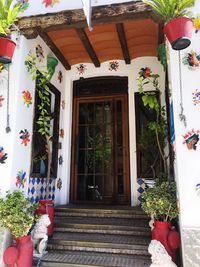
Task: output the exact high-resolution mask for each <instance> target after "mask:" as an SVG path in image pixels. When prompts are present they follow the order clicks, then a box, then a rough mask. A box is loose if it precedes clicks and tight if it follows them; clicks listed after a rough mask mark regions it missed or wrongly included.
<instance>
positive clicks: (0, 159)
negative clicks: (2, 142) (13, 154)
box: [0, 146, 8, 164]
mask: <svg viewBox="0 0 200 267" xmlns="http://www.w3.org/2000/svg"><path fill="white" fill-rule="evenodd" d="M7 158H8V154H7V153H5V151H4V148H3V147H2V146H0V164H4V163H5V160H6V159H7Z"/></svg>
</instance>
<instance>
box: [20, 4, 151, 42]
mask: <svg viewBox="0 0 200 267" xmlns="http://www.w3.org/2000/svg"><path fill="white" fill-rule="evenodd" d="M151 17H152V10H151V8H150V7H149V6H148V5H146V4H144V3H143V2H142V1H141V0H138V1H131V2H125V3H120V4H112V5H105V6H95V7H93V9H92V24H93V25H94V26H95V25H99V24H105V23H122V22H123V21H124V20H129V19H143V18H151ZM17 25H18V28H19V29H20V31H21V32H22V34H24V35H25V36H26V37H27V38H29V35H28V33H29V30H30V29H32V31H33V30H34V29H35V28H37V27H40V28H42V29H43V31H51V30H58V29H66V28H84V27H87V22H86V19H85V15H84V12H83V10H82V9H76V10H66V11H62V12H57V13H51V14H50V13H49V14H42V15H37V16H30V17H22V18H20V19H19V21H18V22H17Z"/></svg>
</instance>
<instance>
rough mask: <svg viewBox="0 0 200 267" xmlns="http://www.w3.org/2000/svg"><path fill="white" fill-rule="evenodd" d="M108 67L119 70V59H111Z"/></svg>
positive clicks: (111, 69)
mask: <svg viewBox="0 0 200 267" xmlns="http://www.w3.org/2000/svg"><path fill="white" fill-rule="evenodd" d="M108 69H109V70H110V71H113V70H114V71H117V70H118V69H119V62H118V61H110V62H109V67H108Z"/></svg>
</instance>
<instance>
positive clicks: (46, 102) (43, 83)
mask: <svg viewBox="0 0 200 267" xmlns="http://www.w3.org/2000/svg"><path fill="white" fill-rule="evenodd" d="M36 60H37V57H36V55H34V54H31V53H29V55H28V57H27V58H26V61H25V66H26V67H27V70H28V72H29V73H30V74H31V75H32V79H33V80H36V79H37V83H36V90H37V92H38V96H39V98H40V100H41V101H40V104H38V109H39V111H40V113H39V117H38V119H37V121H36V123H37V124H38V133H40V135H41V136H42V138H43V140H44V141H45V144H46V155H42V156H43V157H44V156H46V158H47V177H46V179H47V183H46V196H47V197H48V195H49V180H50V174H51V162H52V153H51V139H52V136H51V131H50V130H51V120H52V116H51V114H50V98H49V95H50V90H49V86H48V83H49V81H50V78H51V75H50V73H49V71H48V70H47V69H46V68H45V70H41V68H40V69H39V68H38V67H37V63H36Z"/></svg>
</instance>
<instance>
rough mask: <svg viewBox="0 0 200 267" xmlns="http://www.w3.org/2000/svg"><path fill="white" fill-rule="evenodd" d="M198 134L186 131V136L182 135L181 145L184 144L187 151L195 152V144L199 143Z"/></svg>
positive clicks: (197, 132) (193, 131)
mask: <svg viewBox="0 0 200 267" xmlns="http://www.w3.org/2000/svg"><path fill="white" fill-rule="evenodd" d="M199 133H200V131H199V130H198V131H195V130H194V129H192V131H188V132H187V133H186V134H184V135H183V138H184V141H183V144H186V146H187V148H188V150H196V149H197V144H198V142H199Z"/></svg>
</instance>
